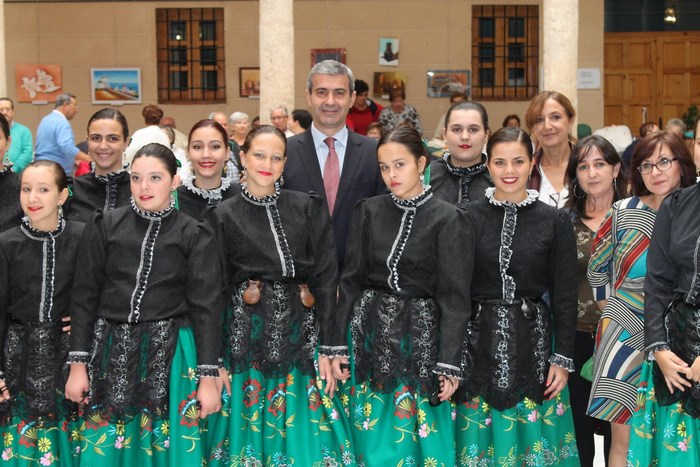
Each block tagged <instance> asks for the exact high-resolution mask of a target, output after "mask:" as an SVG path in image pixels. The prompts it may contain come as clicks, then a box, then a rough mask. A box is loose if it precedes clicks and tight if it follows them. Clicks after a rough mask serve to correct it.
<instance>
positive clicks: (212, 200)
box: [182, 177, 231, 204]
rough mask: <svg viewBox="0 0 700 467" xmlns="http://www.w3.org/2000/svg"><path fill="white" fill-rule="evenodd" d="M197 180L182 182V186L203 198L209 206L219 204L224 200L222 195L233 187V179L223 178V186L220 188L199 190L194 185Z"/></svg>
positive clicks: (193, 178) (188, 179)
mask: <svg viewBox="0 0 700 467" xmlns="http://www.w3.org/2000/svg"><path fill="white" fill-rule="evenodd" d="M195 178H196V177H192V178H187V179H185V180H183V181H182V184H183V185H184V186H185V187H186V188H187V189H188V190H190V191H191V192H192V193H194V194H195V195H198V196H201V197H202V198H204V199H206V200H207V201H208V202H209V204H219V203H220V202H221V200H222V199H223V195H222V193H223V192H224V191H226V190H228V189H229V187H230V186H231V179H230V178H228V177H222V178H221V186H219V187H218V188H213V189H211V190H208V189H205V188H197V187H196V186H195V185H194V180H195Z"/></svg>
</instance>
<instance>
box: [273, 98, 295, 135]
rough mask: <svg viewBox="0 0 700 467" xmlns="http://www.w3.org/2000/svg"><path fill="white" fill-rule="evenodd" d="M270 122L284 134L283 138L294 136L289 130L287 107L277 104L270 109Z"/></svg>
mask: <svg viewBox="0 0 700 467" xmlns="http://www.w3.org/2000/svg"><path fill="white" fill-rule="evenodd" d="M270 121H271V122H272V126H274V127H275V128H277V129H278V130H279V131H281V132H282V133H284V136H286V137H287V138H289V137H291V136H294V133H292V132H291V131H290V130H289V125H288V123H289V111H287V106H285V105H282V104H279V105H276V106H274V107H272V108H271V109H270Z"/></svg>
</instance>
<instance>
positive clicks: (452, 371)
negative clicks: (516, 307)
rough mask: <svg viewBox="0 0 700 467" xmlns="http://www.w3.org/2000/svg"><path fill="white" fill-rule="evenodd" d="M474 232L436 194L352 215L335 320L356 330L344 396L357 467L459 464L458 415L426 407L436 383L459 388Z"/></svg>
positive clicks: (374, 202)
mask: <svg viewBox="0 0 700 467" xmlns="http://www.w3.org/2000/svg"><path fill="white" fill-rule="evenodd" d="M471 232H472V230H471V229H470V228H469V226H468V224H467V220H466V216H465V214H464V211H462V210H461V209H460V208H457V207H455V206H454V205H452V204H450V203H446V202H444V201H442V200H439V199H436V198H435V197H434V196H433V195H432V192H431V191H430V189H428V190H426V191H424V192H423V193H422V194H421V195H419V196H417V197H416V198H412V199H403V200H401V199H398V198H395V197H394V196H393V195H391V194H388V195H383V196H376V197H374V198H370V199H366V200H364V201H362V202H360V203H358V204H357V205H356V206H355V211H354V212H353V219H352V223H351V228H350V234H349V235H348V249H347V252H348V254H347V255H346V260H345V269H344V272H343V276H342V279H341V281H340V299H339V303H338V318H337V319H338V320H341V321H343V322H349V324H350V329H349V333H348V341H349V343H350V350H351V355H352V358H351V365H352V371H351V373H352V378H351V381H350V383H351V384H346V386H345V388H344V391H343V397H344V398H347V399H349V401H350V409H351V413H350V420H351V422H352V428H353V436H354V439H355V444H356V446H357V454H358V461H359V464H360V465H363V466H366V467H374V466H380V467H383V466H397V465H398V466H433V467H437V466H443V465H444V466H448V465H454V462H455V448H454V443H455V436H454V418H453V413H454V412H453V411H454V406H453V404H451V403H448V402H443V403H441V404H439V405H438V406H437V407H433V406H431V404H430V403H429V398H430V396H431V395H432V394H433V393H434V392H435V391H436V389H437V380H438V375H446V376H453V377H457V378H460V379H461V375H462V371H461V369H460V366H459V365H460V358H461V343H462V341H463V340H464V334H465V333H466V325H467V321H468V317H469V313H470V301H469V287H465V284H468V283H469V282H470V277H471V260H472V258H473V253H472V249H473V243H472V241H471V239H472V234H471ZM456 239H458V240H456ZM344 337H345V335H338V336H336V337H335V339H334V341H335V342H336V343H338V344H339V345H345V344H346V342H348V341H346V340H345V338H344Z"/></svg>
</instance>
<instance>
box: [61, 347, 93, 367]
mask: <svg viewBox="0 0 700 467" xmlns="http://www.w3.org/2000/svg"><path fill="white" fill-rule="evenodd" d="M66 363H67V364H69V365H70V364H71V363H86V364H87V363H90V352H82V351H77V350H74V351H71V352H68V358H67V359H66Z"/></svg>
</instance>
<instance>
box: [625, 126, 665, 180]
mask: <svg viewBox="0 0 700 467" xmlns="http://www.w3.org/2000/svg"><path fill="white" fill-rule="evenodd" d="M659 131H661V130H660V129H659V125H657V124H656V123H654V122H646V123H642V124H641V125H640V126H639V137H640V139H641V138H644V137H645V136H646V135H653V134H656V133H658V132H659ZM640 139H635V140H634V141H632V144H630V145H629V146H627V148H625V152H623V153H622V166H623V167H624V168H625V171H626V172H627V176H628V177H630V176H631V172H630V170H629V167H630V163H631V162H632V154H633V153H634V148H636V147H637V144H638V143H639V141H640Z"/></svg>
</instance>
